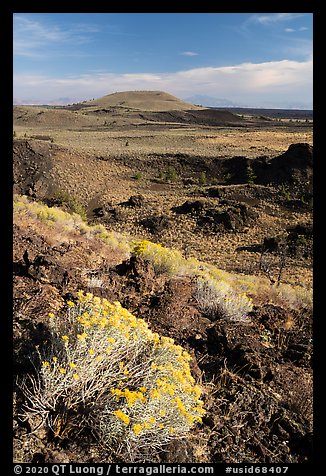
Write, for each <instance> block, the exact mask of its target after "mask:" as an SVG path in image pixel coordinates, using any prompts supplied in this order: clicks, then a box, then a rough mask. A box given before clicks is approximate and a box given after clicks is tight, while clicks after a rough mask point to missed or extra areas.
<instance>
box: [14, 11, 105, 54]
mask: <svg viewBox="0 0 326 476" xmlns="http://www.w3.org/2000/svg"><path fill="white" fill-rule="evenodd" d="M98 31H99V30H98V28H97V27H96V25H82V24H76V25H72V26H71V28H70V29H63V28H61V27H59V26H57V25H50V24H43V23H42V22H40V21H35V20H31V19H29V18H27V17H26V16H21V15H19V14H16V15H14V37H13V47H14V54H15V55H17V56H30V57H43V56H46V55H47V48H48V47H50V46H54V45H56V46H65V47H66V46H67V45H70V46H71V45H75V46H76V45H80V44H84V43H87V42H88V41H89V39H90V35H91V34H94V33H96V32H98Z"/></svg>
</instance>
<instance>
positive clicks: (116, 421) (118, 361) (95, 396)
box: [23, 292, 205, 462]
mask: <svg viewBox="0 0 326 476" xmlns="http://www.w3.org/2000/svg"><path fill="white" fill-rule="evenodd" d="M51 316H53V315H52V314H51ZM49 320H50V329H51V339H50V342H49V343H48V344H47V345H44V347H43V348H38V349H37V351H36V357H37V362H39V363H37V362H36V363H35V364H34V365H35V367H36V368H38V369H39V374H38V378H37V379H35V378H32V385H24V386H23V389H24V391H25V395H26V397H27V401H28V403H27V404H26V409H25V412H26V414H28V413H29V412H32V413H33V414H38V415H39V416H41V417H42V418H43V421H44V422H45V424H46V425H47V427H48V428H50V429H52V431H53V432H54V434H55V435H57V436H60V437H63V436H66V437H67V436H68V437H69V436H70V437H75V436H76V435H78V434H80V433H81V432H83V431H87V430H89V431H91V432H92V434H93V435H95V436H96V438H97V440H98V442H99V443H100V445H101V447H104V448H106V449H107V451H108V455H109V457H110V455H111V457H119V458H121V459H123V460H124V461H126V462H127V461H129V462H131V461H133V462H134V461H145V460H146V458H150V455H152V456H153V453H154V452H155V451H157V450H159V449H161V448H162V447H163V446H164V445H165V444H167V443H168V442H169V441H170V440H172V439H175V438H180V437H182V436H184V435H185V434H186V433H187V432H189V430H190V429H191V428H192V427H193V426H194V425H195V424H196V423H197V422H201V418H202V416H203V415H204V413H205V410H204V408H203V401H202V400H201V399H200V397H201V392H202V390H201V388H200V386H199V385H196V382H195V380H194V378H193V377H192V375H191V371H190V366H189V361H190V360H191V357H190V355H189V354H188V353H187V352H186V351H185V350H184V349H183V348H182V347H181V346H179V345H176V344H175V343H174V341H173V339H171V338H168V337H164V336H160V335H159V334H157V333H155V332H152V331H151V330H150V329H149V327H148V325H147V323H146V322H145V321H144V320H143V319H139V318H136V317H135V316H133V315H132V314H130V313H129V312H128V311H127V310H126V309H124V308H123V307H122V306H121V304H120V303H119V302H114V303H111V302H109V301H108V300H107V299H100V298H98V297H95V296H93V295H92V294H90V293H87V294H84V293H83V292H79V293H78V299H77V301H76V303H75V305H73V306H72V305H71V304H70V305H69V303H68V306H67V308H66V313H65V315H63V316H57V317H49ZM30 388H32V389H33V391H32V390H30ZM59 422H60V425H59ZM147 461H148V459H147Z"/></svg>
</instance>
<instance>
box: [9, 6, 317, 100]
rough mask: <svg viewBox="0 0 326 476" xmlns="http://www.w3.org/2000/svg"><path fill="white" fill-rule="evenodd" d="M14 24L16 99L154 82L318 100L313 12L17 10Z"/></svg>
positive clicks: (207, 94) (235, 94)
mask: <svg viewBox="0 0 326 476" xmlns="http://www.w3.org/2000/svg"><path fill="white" fill-rule="evenodd" d="M13 25H14V35H13V53H14V57H13V87H14V103H15V104H68V103H73V102H79V101H83V100H88V99H93V98H99V97H101V96H104V95H107V94H111V93H114V92H118V91H133V90H151V91H153V90H155V91H164V92H167V93H170V94H173V95H174V96H177V97H178V98H180V99H189V98H192V99H193V101H194V102H195V103H196V100H197V103H199V104H204V102H207V104H205V105H215V104H213V103H214V99H216V100H218V101H219V102H220V103H221V104H222V105H227V104H230V105H231V104H232V105H235V106H238V107H257V108H259V107H263V108H285V109H286V108H298V109H312V99H313V97H312V89H313V88H312V82H313V73H312V49H313V14H312V13H18V12H17V13H14V15H13ZM224 103H225V104H224Z"/></svg>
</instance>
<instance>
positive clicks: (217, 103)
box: [184, 94, 246, 107]
mask: <svg viewBox="0 0 326 476" xmlns="http://www.w3.org/2000/svg"><path fill="white" fill-rule="evenodd" d="M184 101H186V102H190V103H191V104H196V105H197V106H204V107H246V105H245V104H239V103H235V102H233V101H231V100H230V99H225V98H215V97H212V96H205V95H202V94H197V95H195V96H190V97H187V98H184Z"/></svg>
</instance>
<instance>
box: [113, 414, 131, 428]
mask: <svg viewBox="0 0 326 476" xmlns="http://www.w3.org/2000/svg"><path fill="white" fill-rule="evenodd" d="M113 414H114V415H115V416H116V417H117V418H119V420H121V421H122V422H123V423H124V424H125V425H129V422H130V418H129V417H128V415H126V414H125V413H123V411H122V410H116V411H114V412H113Z"/></svg>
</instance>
